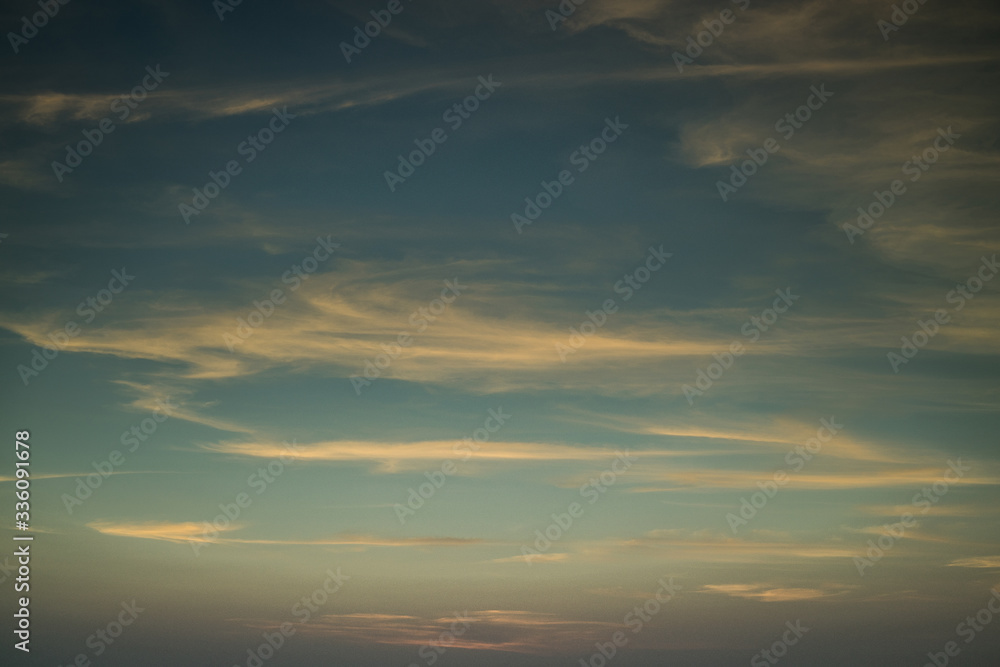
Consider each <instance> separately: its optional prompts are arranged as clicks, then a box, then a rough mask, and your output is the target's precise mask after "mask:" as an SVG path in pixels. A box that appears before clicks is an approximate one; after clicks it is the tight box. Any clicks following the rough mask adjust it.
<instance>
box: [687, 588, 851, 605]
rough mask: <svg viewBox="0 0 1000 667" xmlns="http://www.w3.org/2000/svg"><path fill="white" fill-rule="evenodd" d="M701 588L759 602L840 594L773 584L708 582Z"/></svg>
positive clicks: (792, 600) (786, 600) (807, 598)
mask: <svg viewBox="0 0 1000 667" xmlns="http://www.w3.org/2000/svg"><path fill="white" fill-rule="evenodd" d="M701 590H703V591H706V592H709V593H720V594H722V595H727V596H729V597H736V598H743V599H745V600H757V601H758V602H798V601H801V600H816V599H819V598H824V597H829V596H831V595H837V594H838V593H836V592H831V591H829V590H822V589H819V588H784V587H780V586H775V585H773V584H706V585H704V586H702V588H701Z"/></svg>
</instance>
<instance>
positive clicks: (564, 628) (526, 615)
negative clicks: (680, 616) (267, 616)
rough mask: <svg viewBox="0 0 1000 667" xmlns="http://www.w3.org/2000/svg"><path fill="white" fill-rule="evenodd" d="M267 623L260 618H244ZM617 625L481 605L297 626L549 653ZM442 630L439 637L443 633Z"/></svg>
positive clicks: (347, 636)
mask: <svg viewBox="0 0 1000 667" xmlns="http://www.w3.org/2000/svg"><path fill="white" fill-rule="evenodd" d="M247 624H249V625H252V626H255V627H258V628H270V627H272V625H271V624H268V623H266V622H260V621H252V622H249V623H247ZM616 629H620V626H618V625H615V624H611V623H601V622H596V621H582V620H572V619H564V618H561V617H559V616H557V615H555V614H548V613H540V612H535V611H514V610H495V609H494V610H483V611H472V612H460V613H458V614H456V615H452V616H450V617H447V616H446V617H442V618H421V617H415V616H407V615H396V614H366V613H357V614H327V615H324V616H322V617H319V618H317V619H315V620H314V621H312V622H311V623H309V624H308V625H306V626H303V627H302V628H301V630H302V632H305V633H306V634H310V635H314V636H321V637H329V638H335V639H341V640H344V641H349V642H355V643H362V644H386V645H394V646H413V647H415V648H416V647H420V646H424V645H426V644H428V643H429V642H432V641H439V642H440V643H441V645H446V646H448V647H449V648H460V649H468V650H485V651H503V652H511V653H526V654H536V655H549V654H552V653H556V652H560V651H567V650H573V649H575V648H578V647H579V645H580V644H581V643H583V642H586V641H587V640H589V639H590V638H591V637H592V636H593V635H595V634H598V633H606V632H611V631H614V630H616ZM442 635H443V637H442Z"/></svg>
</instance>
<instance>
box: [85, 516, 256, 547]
mask: <svg viewBox="0 0 1000 667" xmlns="http://www.w3.org/2000/svg"><path fill="white" fill-rule="evenodd" d="M207 526H208V524H207V523H204V522H201V523H199V522H197V521H181V522H177V521H137V522H127V521H122V522H118V521H92V522H90V523H88V524H87V527H88V528H92V529H93V530H96V531H97V532H99V533H101V534H102V535H112V536H114V537H135V538H139V539H145V540H162V541H164V542H173V543H177V544H179V543H184V542H213V543H214V542H218V539H213V538H210V537H208V536H207V535H206V527H207ZM238 528H240V526H239V525H238V524H230V525H228V526H226V527H224V528H222V529H221V530H219V531H218V532H220V533H224V532H228V531H233V530H237V529H238Z"/></svg>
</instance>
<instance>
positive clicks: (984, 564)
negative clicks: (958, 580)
mask: <svg viewBox="0 0 1000 667" xmlns="http://www.w3.org/2000/svg"><path fill="white" fill-rule="evenodd" d="M948 567H970V568H983V569H992V568H1000V556H977V557H974V558H959V559H957V560H953V561H952V562H950V563H948Z"/></svg>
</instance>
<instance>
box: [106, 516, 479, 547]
mask: <svg viewBox="0 0 1000 667" xmlns="http://www.w3.org/2000/svg"><path fill="white" fill-rule="evenodd" d="M87 527H88V528H92V529H93V530H96V531H97V532H99V533H101V534H102V535H112V536H115V537H133V538H138V539H146V540H162V541H165V542H175V543H180V542H209V543H212V544H231V545H233V544H256V545H262V546H350V547H414V548H417V547H464V546H475V545H480V544H487V543H489V541H488V540H484V539H479V538H460V537H398V538H393V537H379V536H376V535H363V534H357V533H341V534H339V535H335V536H333V537H327V538H317V539H303V540H255V539H243V538H236V537H210V536H208V532H209V531H218V532H219V533H230V532H232V531H235V530H239V529H242V528H243V526H242V525H240V524H229V525H228V526H225V527H223V528H222V529H219V528H217V527H215V526H212V525H211V524H209V523H207V522H200V523H199V522H196V521H187V522H171V521H145V522H118V521H93V522H91V523H88V524H87Z"/></svg>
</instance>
